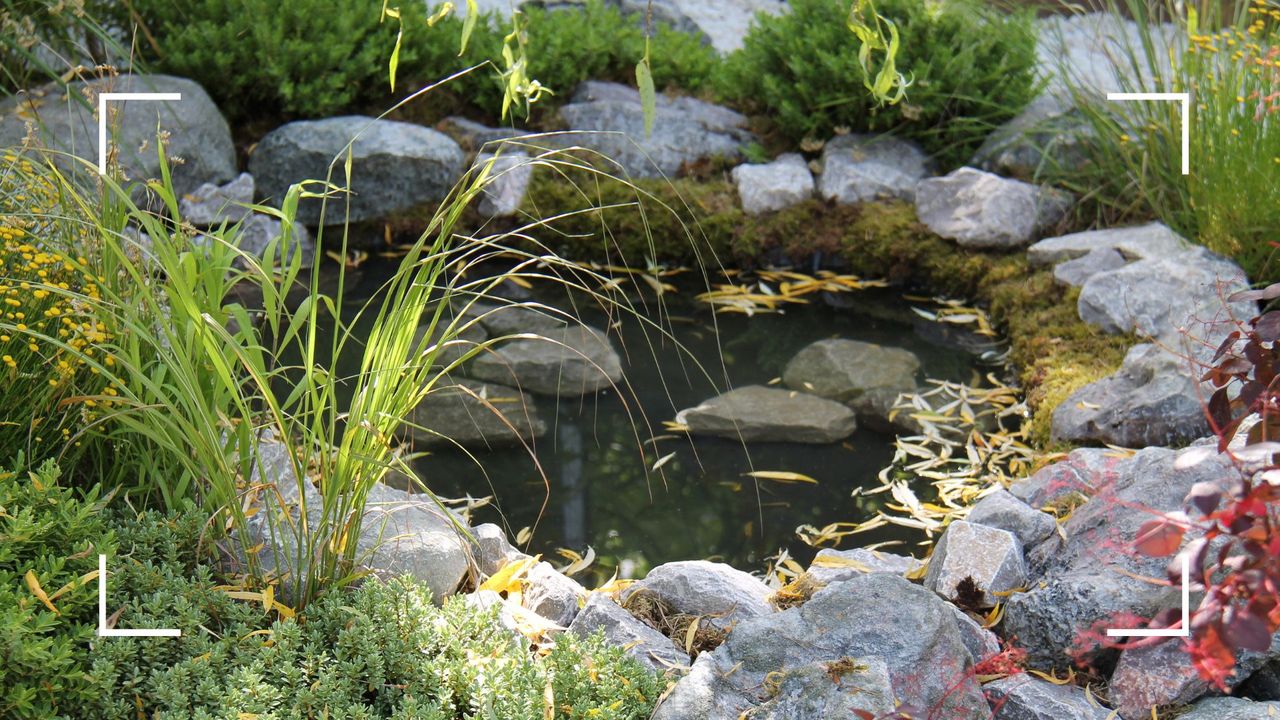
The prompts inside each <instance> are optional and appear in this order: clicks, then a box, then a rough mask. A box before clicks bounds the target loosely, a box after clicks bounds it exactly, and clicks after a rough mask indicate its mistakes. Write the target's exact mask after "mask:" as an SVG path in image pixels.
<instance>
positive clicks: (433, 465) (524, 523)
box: [416, 291, 974, 577]
mask: <svg viewBox="0 0 1280 720" xmlns="http://www.w3.org/2000/svg"><path fill="white" fill-rule="evenodd" d="M690 295H692V293H688V294H682V295H680V296H676V297H672V296H668V299H667V300H666V306H665V308H663V311H664V316H663V319H662V323H663V325H664V326H668V327H669V328H670V329H671V331H672V332H673V333H674V335H675V338H676V340H677V341H678V342H679V343H680V344H681V345H683V347H684V348H685V351H684V352H681V351H680V350H678V349H677V347H676V345H675V343H674V342H672V340H671V339H669V338H664V337H662V336H660V335H658V334H656V333H654V331H653V330H652V328H649V329H648V332H646V331H645V328H644V326H643V324H642V323H640V322H639V321H637V320H635V319H634V318H624V319H622V320H621V322H620V324H619V325H617V326H616V327H615V329H614V333H613V339H614V343H615V345H616V346H617V347H618V348H619V349H620V350H621V351H622V354H623V357H624V359H623V364H624V368H625V370H626V382H627V383H628V384H629V387H628V388H623V389H622V392H618V391H607V392H603V393H600V394H598V395H592V396H588V397H584V398H560V399H559V400H557V399H555V398H549V397H539V398H537V403H538V406H539V410H540V412H541V413H542V414H543V417H544V418H545V419H546V420H547V421H548V425H549V428H550V429H549V431H548V433H547V434H546V435H545V436H544V437H542V438H540V439H538V440H537V441H536V442H535V443H534V444H533V457H531V455H530V453H529V452H528V451H526V450H525V449H522V448H518V447H517V448H500V449H473V450H472V456H468V455H467V454H466V453H463V452H461V451H451V450H433V451H432V452H431V454H429V455H427V456H425V457H422V458H421V459H420V460H418V461H417V466H416V469H417V470H418V472H419V473H420V475H421V477H422V479H423V480H424V481H425V482H426V483H427V485H428V486H429V487H431V488H432V489H433V490H434V491H436V492H437V493H440V494H442V495H445V496H462V495H471V496H482V495H493V496H494V498H495V502H494V504H493V506H492V507H486V508H482V509H480V510H479V511H478V512H477V515H476V517H475V518H474V519H475V521H476V522H485V521H489V522H498V523H499V524H502V525H504V526H505V527H506V528H507V529H508V531H509V534H510V535H511V536H512V537H514V536H515V535H516V532H517V531H519V530H520V529H521V528H525V527H531V528H533V529H534V534H533V538H532V541H531V542H530V543H529V546H528V547H527V548H524V549H526V550H527V551H529V552H535V553H542V554H543V555H544V556H551V555H554V552H555V549H556V548H559V547H569V548H572V549H575V550H578V551H583V550H585V547H586V546H588V545H590V546H592V547H594V548H595V550H596V552H597V556H598V559H597V562H596V564H595V566H594V570H595V571H596V573H597V574H602V575H603V576H604V577H607V576H608V575H609V574H610V573H612V572H613V570H614V569H615V568H619V569H620V571H621V574H622V575H623V576H633V575H641V574H643V573H644V572H645V571H646V570H647V569H648V568H649V567H651V566H653V565H656V564H659V563H662V562H666V561H670V560H678V559H692V558H718V559H722V560H724V561H726V562H730V563H732V564H734V565H737V566H739V567H742V568H744V569H759V568H760V566H761V561H762V559H763V558H765V557H767V556H769V555H772V554H773V553H775V552H777V551H778V550H779V549H780V548H784V547H785V548H788V549H789V550H790V551H791V552H792V554H793V555H794V556H796V557H798V558H800V559H802V560H804V559H807V557H808V556H809V555H810V554H811V552H812V551H806V549H805V548H804V547H803V545H802V544H801V543H800V542H799V541H798V540H797V539H796V538H795V535H794V530H795V528H796V527H797V526H798V525H801V524H804V523H809V524H814V525H818V526H821V525H824V524H827V523H830V522H835V521H855V520H861V519H865V518H867V517H868V516H869V515H870V514H872V513H873V512H874V506H873V505H874V503H878V502H882V501H883V498H884V496H883V495H876V496H872V497H859V498H853V497H851V496H850V491H851V490H853V489H854V488H857V487H860V486H864V485H871V484H874V483H875V477H876V474H877V473H878V472H879V471H880V470H881V469H882V468H883V467H884V466H885V465H886V464H888V463H889V461H890V460H891V458H892V454H893V452H892V451H893V448H892V437H890V436H888V435H883V434H878V433H874V432H870V431H866V430H859V431H858V432H857V433H855V434H854V435H853V436H851V437H850V438H848V439H847V440H846V441H844V442H842V443H839V444H832V445H801V444H789V443H760V444H752V445H750V446H749V447H744V446H743V445H742V444H741V443H738V442H733V441H727V440H720V439H704V438H697V439H691V438H688V437H685V436H683V435H672V434H670V433H666V431H665V430H664V428H663V425H662V421H664V420H670V419H672V418H673V417H674V415H675V412H676V411H677V410H679V409H682V408H685V407H690V406H693V405H696V404H698V403H699V402H701V401H703V400H705V399H707V398H709V397H711V396H713V395H715V394H716V393H717V388H720V389H723V388H724V387H725V385H726V383H728V384H731V385H733V386H741V385H746V384H752V383H760V384H763V383H768V382H770V381H771V380H773V379H774V378H777V377H779V376H780V375H781V374H782V369H783V367H784V366H785V364H786V363H787V361H788V360H789V359H790V358H791V357H792V356H793V355H794V354H795V353H796V352H798V351H799V350H800V349H801V348H803V347H804V346H805V345H807V344H809V343H811V342H814V341H817V340H821V339H825V338H833V337H843V338H849V339H855V340H862V341H866V342H875V343H880V344H884V345H893V346H898V347H903V348H906V349H908V350H911V351H912V352H914V353H915V354H916V355H917V356H918V357H919V358H920V360H921V365H922V372H921V377H922V378H923V377H926V376H927V377H936V378H946V379H952V380H962V381H969V380H971V379H972V377H973V371H974V367H973V362H974V359H973V357H972V356H971V355H968V354H967V353H963V352H959V351H956V350H954V349H950V348H944V347H939V346H937V345H931V344H930V343H929V342H928V341H926V340H924V339H922V338H921V337H919V336H918V335H916V334H915V333H913V330H912V316H911V313H910V312H909V310H908V308H907V306H906V304H905V303H904V301H903V300H901V298H900V297H899V296H898V295H897V294H896V293H893V292H890V291H864V292H862V293H859V294H857V295H854V296H846V297H843V298H841V300H842V301H843V302H842V304H843V305H845V306H846V307H843V308H840V309H836V308H833V307H830V306H827V305H824V304H823V303H821V302H820V301H816V298H815V302H814V303H812V304H810V305H803V306H795V307H792V308H788V310H787V312H786V314H785V315H784V314H777V315H757V316H755V317H752V318H747V317H744V316H739V315H720V316H717V317H714V318H713V317H712V316H711V314H710V312H709V311H708V310H707V309H706V308H705V307H702V306H697V305H695V304H694V303H692V302H690V301H689V300H687V297H688V296H690ZM540 299H542V298H540ZM850 300H852V302H849V301H850ZM545 301H547V302H554V301H553V300H550V299H546V300H545ZM564 302H565V300H564V298H563V297H561V298H560V303H558V304H559V305H560V306H562V307H567V306H566V305H564V304H563V303H564ZM576 307H577V308H579V311H580V312H579V314H581V315H582V317H583V320H584V321H585V322H588V323H589V324H593V325H596V326H597V327H602V328H603V327H605V326H607V325H609V324H610V320H609V319H608V318H605V317H604V316H603V314H595V315H593V313H591V312H590V310H589V309H585V306H584V304H577V305H576ZM613 319H614V321H616V320H617V318H616V315H615V317H614V318H613ZM717 338H719V341H718V342H717ZM694 360H696V361H697V362H696V363H695V362H694ZM697 363H701V364H702V365H703V367H704V368H705V370H699V368H698V367H697ZM707 375H710V376H711V377H712V378H714V382H713V380H712V379H709V378H708V377H707ZM655 437H656V439H653V438H655ZM671 453H674V456H673V457H672V458H671V459H669V460H667V461H666V462H664V463H663V464H662V465H661V468H660V470H659V471H658V472H653V471H651V468H652V467H653V466H654V464H655V463H657V462H658V461H659V459H660V458H664V457H665V456H667V455H668V454H671ZM534 457H536V462H535V461H534ZM477 461H478V462H477ZM540 470H541V471H540ZM752 470H787V471H793V472H799V473H803V474H805V475H809V476H811V477H813V478H815V479H817V480H818V484H817V485H811V484H779V483H775V482H769V481H755V480H753V479H752V478H749V477H746V476H745V473H747V472H750V471H752ZM544 502H545V512H540V511H542V509H543V507H544ZM860 537H861V541H862V543H863V544H869V543H874V542H883V541H886V540H903V541H905V542H907V543H908V545H907V546H906V547H905V548H903V550H905V551H907V552H910V551H911V550H912V549H913V548H912V547H911V545H910V543H914V542H915V541H916V540H917V539H918V538H916V537H915V536H913V535H912V534H911V533H910V532H909V531H904V530H901V529H897V528H894V527H892V526H890V527H887V528H882V529H880V530H877V531H874V532H870V533H867V534H865V535H862V536H860Z"/></svg>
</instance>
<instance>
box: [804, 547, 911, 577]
mask: <svg viewBox="0 0 1280 720" xmlns="http://www.w3.org/2000/svg"><path fill="white" fill-rule="evenodd" d="M923 566H924V563H922V562H920V561H919V560H917V559H915V558H913V557H906V556H904V555H894V554H893V553H888V552H883V551H880V550H867V549H864V548H854V549H852V550H832V549H831V548H824V549H822V550H819V551H818V554H817V555H816V556H815V557H814V558H813V562H811V563H809V570H808V573H809V577H811V578H813V579H814V580H816V581H817V582H820V583H822V584H823V585H830V584H831V583H835V582H840V581H842V580H850V579H852V578H855V577H857V576H859V575H865V574H867V573H873V572H883V573H890V574H892V575H906V574H907V573H909V572H914V571H916V570H919V569H920V568H921V567H923Z"/></svg>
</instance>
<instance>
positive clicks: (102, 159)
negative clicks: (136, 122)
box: [98, 93, 182, 175]
mask: <svg viewBox="0 0 1280 720" xmlns="http://www.w3.org/2000/svg"><path fill="white" fill-rule="evenodd" d="M181 99H182V93H100V94H99V95H98V174H100V175H106V174H107V103H108V102H110V101H112V100H181Z"/></svg>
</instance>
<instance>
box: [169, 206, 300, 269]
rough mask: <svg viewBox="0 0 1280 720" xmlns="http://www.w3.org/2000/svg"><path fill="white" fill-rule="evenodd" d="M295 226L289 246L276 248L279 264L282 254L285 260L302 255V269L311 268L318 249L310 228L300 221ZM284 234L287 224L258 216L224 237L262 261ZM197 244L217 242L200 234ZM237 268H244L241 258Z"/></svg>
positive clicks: (251, 216) (232, 229)
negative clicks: (239, 266) (295, 254)
mask: <svg viewBox="0 0 1280 720" xmlns="http://www.w3.org/2000/svg"><path fill="white" fill-rule="evenodd" d="M292 227H293V231H292V233H290V235H289V241H288V245H287V246H285V247H283V248H282V246H283V245H284V242H283V241H281V244H280V245H277V246H276V256H275V260H276V263H277V264H279V263H280V260H281V255H282V254H283V255H284V256H285V258H292V257H293V255H294V253H299V252H300V253H301V254H302V255H301V258H300V260H301V262H302V267H303V268H308V269H309V268H310V267H311V265H312V262H313V261H314V260H315V252H316V246H315V244H314V243H313V242H311V233H309V232H307V228H306V227H304V226H303V225H302V223H299V222H295V223H293V226H292ZM283 234H284V223H282V222H280V221H279V220H277V219H276V218H274V217H271V216H270V215H258V214H254V215H250V216H248V217H247V218H245V219H244V220H243V221H242V222H241V223H240V224H239V225H237V226H234V227H232V228H230V229H229V230H228V231H227V234H224V235H223V236H222V237H224V238H226V239H227V240H228V242H231V243H234V244H235V245H236V246H237V247H239V248H240V249H241V250H242V251H244V253H245V254H247V255H249V256H250V257H253V258H258V259H261V258H263V257H265V256H266V254H267V246H269V245H270V244H271V243H272V242H273V241H275V240H277V239H280V238H281V236H282V235H283ZM194 242H195V244H197V245H205V244H210V243H213V242H216V241H214V240H213V239H212V238H211V237H209V236H208V235H197V236H196V237H195V238H194ZM237 265H243V263H242V262H241V261H240V260H239V259H237Z"/></svg>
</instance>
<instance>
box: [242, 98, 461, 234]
mask: <svg viewBox="0 0 1280 720" xmlns="http://www.w3.org/2000/svg"><path fill="white" fill-rule="evenodd" d="M353 139H354V144H353V145H352V171H351V172H352V178H351V195H350V197H349V199H350V210H349V214H348V208H347V203H346V200H347V198H346V197H345V196H344V197H341V198H338V199H333V200H330V201H329V202H328V204H327V206H326V209H325V213H326V216H325V218H324V220H325V224H328V225H339V224H342V223H343V221H344V220H346V219H349V220H351V221H352V222H360V221H364V220H377V219H381V218H384V217H387V216H388V215H391V214H392V213H395V212H397V211H400V210H406V209H408V208H411V207H415V206H418V205H421V204H422V203H426V202H435V201H438V200H441V199H443V198H444V197H445V195H446V194H447V193H448V192H449V189H450V188H451V187H453V184H454V182H456V181H457V179H458V177H459V176H460V175H461V173H462V167H463V165H462V163H463V155H462V148H460V147H458V144H457V143H455V142H454V141H453V140H452V139H450V138H449V137H448V136H447V135H445V134H443V133H440V132H437V131H435V130H432V129H430V128H425V127H422V126H420V125H414V124H411V123H403V122H396V121H393V120H378V119H375V118H371V117H364V116H360V115H349V116H345V117H334V118H325V119H323V120H299V121H296V122H291V123H287V124H285V125H282V126H280V127H278V128H276V129H275V130H272V131H271V132H269V133H267V135H266V137H264V138H262V140H261V141H260V142H259V143H258V145H257V147H256V148H254V151H253V155H252V156H251V157H250V158H249V170H250V172H252V173H253V176H254V179H255V180H256V181H257V184H258V195H259V196H260V197H263V198H267V199H269V200H271V201H274V202H275V203H279V202H280V201H281V200H282V199H283V198H284V196H285V192H286V191H287V190H288V189H289V186H290V185H292V184H294V183H298V182H302V181H303V180H317V179H318V180H324V179H325V178H327V177H329V166H330V163H332V162H334V160H335V158H337V165H336V169H335V170H334V175H333V181H334V182H337V183H340V184H343V183H345V182H346V179H345V173H344V171H343V169H342V168H343V163H344V162H345V148H346V146H347V144H348V143H349V142H351V141H352V140H353ZM320 209H321V203H320V201H319V200H316V199H311V200H303V201H301V202H299V203H298V216H297V219H298V220H299V221H301V222H302V223H304V224H306V225H312V226H314V225H318V224H320V219H321V218H320Z"/></svg>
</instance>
